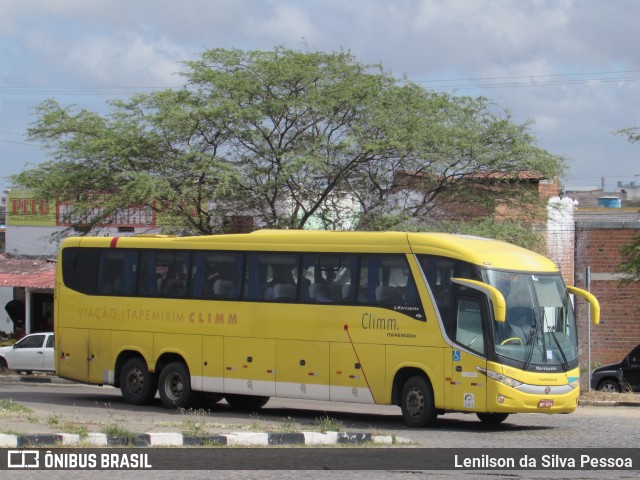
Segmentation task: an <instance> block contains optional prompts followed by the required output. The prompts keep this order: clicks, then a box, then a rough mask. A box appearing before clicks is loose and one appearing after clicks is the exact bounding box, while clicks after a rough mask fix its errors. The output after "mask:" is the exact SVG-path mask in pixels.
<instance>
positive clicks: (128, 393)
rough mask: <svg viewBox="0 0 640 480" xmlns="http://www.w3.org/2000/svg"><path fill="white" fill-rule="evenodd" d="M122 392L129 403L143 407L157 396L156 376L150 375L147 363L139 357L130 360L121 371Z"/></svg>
mask: <svg viewBox="0 0 640 480" xmlns="http://www.w3.org/2000/svg"><path fill="white" fill-rule="evenodd" d="M120 391H121V392H122V398H124V400H125V401H126V402H127V403H131V404H133V405H142V404H145V403H148V402H150V401H151V400H152V399H153V397H154V396H155V395H156V383H155V380H154V376H153V375H151V373H149V370H148V369H147V364H146V362H145V361H144V360H143V359H142V358H139V357H135V358H130V359H129V360H127V361H126V362H125V364H124V365H123V366H122V370H120Z"/></svg>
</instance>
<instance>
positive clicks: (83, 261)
mask: <svg viewBox="0 0 640 480" xmlns="http://www.w3.org/2000/svg"><path fill="white" fill-rule="evenodd" d="M101 251H102V249H100V248H65V249H64V250H63V251H62V281H63V282H64V284H65V285H66V286H67V287H69V288H71V289H72V290H76V291H78V292H81V293H86V294H88V295H95V294H96V292H97V285H98V264H99V258H100V252H101Z"/></svg>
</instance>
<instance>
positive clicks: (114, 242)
mask: <svg viewBox="0 0 640 480" xmlns="http://www.w3.org/2000/svg"><path fill="white" fill-rule="evenodd" d="M118 240H120V237H113V238H112V239H111V248H116V243H118Z"/></svg>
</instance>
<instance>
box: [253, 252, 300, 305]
mask: <svg viewBox="0 0 640 480" xmlns="http://www.w3.org/2000/svg"><path fill="white" fill-rule="evenodd" d="M298 260H299V258H298V255H297V254H287V253H263V254H257V253H253V254H249V256H248V259H247V269H246V277H245V289H244V298H246V299H249V300H266V301H277V302H292V301H295V300H296V299H297V291H298V286H297V284H298V274H299V267H298V263H299V261H298Z"/></svg>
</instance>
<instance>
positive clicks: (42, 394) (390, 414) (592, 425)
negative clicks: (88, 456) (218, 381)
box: [0, 383, 640, 480]
mask: <svg viewBox="0 0 640 480" xmlns="http://www.w3.org/2000/svg"><path fill="white" fill-rule="evenodd" d="M2 399H12V400H13V401H15V402H17V403H19V404H21V405H25V406H27V407H29V408H30V409H31V410H32V413H30V414H24V415H23V416H21V417H20V418H15V416H14V418H10V419H7V418H4V419H2V420H1V421H2V427H0V431H5V432H6V431H13V432H27V433H45V432H60V431H62V430H63V429H65V428H70V427H71V426H73V425H76V426H77V425H82V426H84V427H85V428H86V429H87V430H88V431H100V430H103V429H104V427H105V426H106V425H113V424H117V425H120V426H122V427H124V428H126V429H128V430H130V431H135V432H161V431H174V432H180V431H185V430H188V429H189V428H194V425H195V424H198V425H199V427H198V428H203V429H205V430H207V431H209V432H212V433H213V432H215V433H219V432H229V431H239V430H245V431H246V430H249V431H257V430H262V429H273V428H281V429H290V430H308V429H312V428H314V427H315V426H316V425H317V423H318V419H321V418H327V417H328V418H330V419H331V422H333V424H334V425H337V426H338V427H340V429H342V430H349V431H369V432H370V431H374V432H375V433H378V434H383V435H384V434H390V435H397V436H401V437H404V438H408V439H410V440H411V441H412V442H413V444H412V446H419V447H427V448H468V447H471V446H476V447H482V448H486V449H498V448H514V447H522V448H543V449H549V451H550V452H554V451H556V449H558V448H606V447H609V448H611V447H614V448H615V447H617V448H625V447H637V446H638V445H640V428H639V427H640V408H637V407H579V408H578V410H577V411H576V412H575V413H573V414H571V415H553V416H548V415H514V416H511V417H509V419H508V420H507V421H506V422H505V423H504V424H502V425H499V426H494V427H487V426H485V425H483V424H481V423H480V422H479V421H478V420H477V419H476V417H475V416H473V415H462V414H452V415H445V416H442V417H439V419H438V422H437V424H436V426H435V427H434V428H432V429H426V430H416V429H409V428H407V427H405V426H404V424H403V423H402V419H401V417H400V412H399V409H397V408H396V407H378V406H362V405H352V404H337V403H328V402H304V401H297V400H286V399H272V400H271V401H270V402H269V403H268V404H267V405H266V407H265V408H264V409H263V410H262V411H261V412H260V413H259V414H253V415H248V414H245V413H240V412H235V411H233V410H231V409H229V408H228V407H227V406H226V404H224V403H221V404H217V405H215V406H214V407H213V408H212V409H211V410H209V411H204V410H192V411H188V412H177V411H171V410H166V409H164V408H162V406H161V405H160V403H159V401H157V402H156V403H155V404H153V405H150V406H145V407H133V406H130V405H128V404H126V403H124V402H123V401H122V398H121V397H120V394H119V391H118V390H116V389H114V388H111V387H91V386H81V385H56V384H46V385H40V384H24V383H2V384H0V400H2ZM4 473H5V472H3V475H2V476H3V478H26V477H24V476H23V477H18V476H6V477H5V475H4ZM76 473H77V474H78V476H74V475H75V473H74V474H71V475H65V476H64V478H65V480H70V479H73V478H87V477H86V476H82V475H83V474H84V475H86V473H87V472H76ZM192 473H193V475H192V474H191V473H190V474H189V477H190V478H276V477H277V478H279V479H282V478H296V479H304V478H347V475H348V478H349V479H350V480H354V479H356V480H357V479H359V478H367V479H370V478H385V479H387V480H388V479H394V478H414V479H415V478H416V477H418V478H420V477H421V473H419V472H418V473H415V472H414V473H411V474H409V473H407V472H401V471H394V472H386V475H385V476H384V477H382V476H379V475H382V474H383V473H385V472H377V473H375V474H369V475H368V476H367V477H365V476H361V474H360V473H357V472H332V475H331V476H330V477H328V476H323V475H322V472H304V471H303V472H300V471H298V472H292V473H291V476H289V474H281V473H280V474H278V473H276V472H259V473H258V472H225V473H226V474H225V475H224V476H219V477H215V475H214V476H213V477H212V474H211V472H209V473H208V475H205V474H204V472H192ZM467 473H468V475H465V477H466V478H474V477H475V478H491V479H496V478H549V473H550V472H544V471H530V472H524V473H522V472H521V473H514V472H507V473H504V475H503V474H500V473H497V472H492V474H491V475H488V474H481V473H473V472H467ZM47 475H52V476H47V477H43V478H63V477H62V476H59V477H56V476H55V473H54V472H47ZM100 475H101V473H100V472H93V473H92V474H91V478H92V479H96V480H99V479H100V478H101V476H100ZM144 475H145V474H144V473H142V474H140V475H138V476H137V478H139V479H144V478H154V479H156V480H161V479H164V478H169V475H172V477H171V478H175V475H176V474H175V472H174V473H173V474H171V473H169V472H154V473H153V476H151V475H149V476H144ZM201 475H202V476H201ZM460 475H461V472H438V473H437V476H435V477H434V476H430V477H429V478H457V476H460ZM604 477H605V475H604V472H602V471H600V472H589V471H575V472H574V471H563V472H562V474H561V477H560V478H604ZM606 477H607V478H639V477H640V474H639V471H638V470H636V471H635V472H607V475H606ZM105 478H106V476H105ZM425 478H426V475H425Z"/></svg>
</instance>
